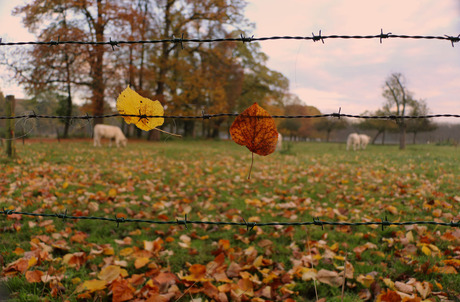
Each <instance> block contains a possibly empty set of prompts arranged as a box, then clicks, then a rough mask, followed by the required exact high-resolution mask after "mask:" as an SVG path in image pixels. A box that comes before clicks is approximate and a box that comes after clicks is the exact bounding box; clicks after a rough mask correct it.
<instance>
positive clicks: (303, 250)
mask: <svg viewBox="0 0 460 302" xmlns="http://www.w3.org/2000/svg"><path fill="white" fill-rule="evenodd" d="M77 146H78V147H77ZM179 146H182V143H175V142H173V143H172V144H171V145H169V144H154V145H153V146H152V145H151V144H146V143H145V144H141V143H139V145H138V146H136V148H135V149H131V150H126V151H123V152H121V153H116V154H115V153H114V154H112V156H113V158H110V159H106V158H105V152H104V151H101V150H97V151H96V150H95V153H93V154H92V155H91V158H94V160H93V161H91V165H87V164H84V163H80V164H75V163H74V162H72V157H71V156H69V157H68V159H67V160H66V161H64V162H60V163H53V162H50V161H47V162H43V163H40V164H39V163H34V162H33V161H30V162H29V164H27V165H21V164H18V165H13V164H11V165H5V167H4V168H3V169H2V170H1V172H0V173H1V174H2V175H1V176H2V178H1V179H3V180H8V181H3V182H2V185H1V191H0V192H1V196H0V206H4V207H5V208H9V209H15V210H23V211H30V212H34V213H49V212H53V213H64V212H65V210H67V214H68V215H75V216H89V215H94V216H106V217H115V216H117V217H124V218H139V219H156V220H173V221H174V220H176V219H182V218H183V217H184V215H185V214H187V215H188V217H194V218H196V219H200V220H209V221H216V220H219V221H235V222H241V221H242V218H241V217H244V218H245V219H246V220H247V221H248V222H262V221H286V222H296V221H308V220H311V219H312V217H321V219H324V220H334V221H375V220H376V219H379V218H382V217H385V215H387V216H388V217H389V219H390V220H400V221H406V220H435V221H446V222H449V221H451V220H457V219H459V217H458V214H456V213H458V209H459V202H458V201H459V200H460V197H458V195H456V194H455V193H453V192H455V184H456V183H458V180H459V176H458V175H459V174H458V173H457V172H458V170H455V169H456V168H455V167H454V166H449V163H448V162H447V161H446V162H443V163H438V165H439V166H441V167H442V170H439V171H436V169H434V170H431V171H430V173H431V174H432V175H431V176H430V175H428V173H424V171H427V170H420V171H415V169H416V168H415V166H416V162H415V161H413V160H412V159H408V160H406V161H402V162H401V163H394V164H393V166H392V165H391V161H386V160H385V158H384V155H382V154H380V153H378V154H374V155H373V157H371V156H370V155H369V157H368V158H367V159H366V158H364V159H363V160H364V163H365V165H362V166H361V165H357V164H356V163H353V162H351V161H349V160H348V159H349V158H347V157H345V156H344V155H340V154H339V153H337V154H335V156H331V155H328V154H324V153H323V152H322V151H321V150H318V151H316V153H314V152H315V150H312V151H311V150H310V149H312V148H314V146H312V145H309V146H308V148H309V150H310V152H313V154H311V153H307V154H305V155H300V156H281V155H279V156H273V157H270V158H267V159H266V160H265V161H264V163H263V164H260V165H258V167H257V168H256V169H255V171H254V174H255V175H256V176H257V177H254V178H253V179H252V180H251V181H250V182H247V181H244V180H243V179H244V176H245V173H246V168H245V165H244V164H243V163H241V161H240V159H239V155H238V152H237V151H236V152H235V151H234V150H237V149H232V148H231V147H230V148H229V145H228V144H226V143H222V142H215V143H212V144H211V146H212V147H213V148H222V150H225V153H224V154H222V155H217V154H218V153H213V154H212V155H211V153H208V152H207V149H206V150H203V149H202V148H200V147H198V146H190V148H191V149H192V151H194V150H196V153H197V155H195V156H184V155H185V153H183V152H178V153H177V154H176V155H175V156H173V157H171V156H168V155H167V154H168V153H167V151H168V150H169V148H171V149H174V150H175V152H177V147H179ZM34 147H35V146H34V145H30V146H28V148H29V152H30V151H31V150H33V148H34ZM83 147H85V148H86V147H87V146H81V145H78V144H77V145H76V149H83ZM52 148H54V149H55V150H59V145H55V146H52ZM210 149H211V148H210ZM19 152H21V149H20V150H19ZM106 152H107V151H106ZM124 152H125V153H124ZM184 152H185V151H184ZM30 154H31V155H32V156H33V152H32V153H30ZM187 154H190V153H187ZM78 156H81V155H78ZM362 156H363V157H364V156H365V155H362ZM379 157H380V158H379ZM152 158H155V160H151V159H152ZM24 160H27V159H24ZM109 160H110V161H111V163H112V164H111V165H108V161H109ZM382 162H383V163H384V164H383V165H382ZM457 169H458V168H457ZM273 171H280V173H277V174H276V175H274V173H273ZM440 179H441V180H440ZM189 219H191V218H189ZM0 227H1V228H0V230H1V233H2V236H1V239H0V240H1V244H0V246H2V248H1V250H0V252H1V255H2V258H3V259H4V264H3V270H2V275H3V277H5V278H7V279H8V280H13V279H18V280H22V281H20V282H23V283H24V284H39V285H41V286H43V289H44V290H43V292H42V293H39V294H38V295H43V296H46V297H48V299H54V300H61V299H62V300H64V299H69V300H75V299H77V300H78V299H80V300H85V299H90V298H91V299H93V298H95V297H96V296H97V297H101V298H102V297H108V298H109V299H111V300H112V301H128V300H134V299H138V300H139V301H142V300H143V301H162V300H163V301H169V300H176V299H179V298H181V297H183V298H182V299H184V300H185V299H186V300H189V299H190V297H193V298H196V299H198V298H199V297H202V298H205V299H206V298H207V299H214V300H215V301H237V300H240V301H248V300H251V301H262V300H274V301H280V300H288V299H293V300H300V301H302V300H312V299H314V296H315V294H314V289H313V286H314V285H313V280H316V281H317V286H318V294H319V297H320V298H327V299H329V298H332V297H334V296H336V297H337V296H340V286H341V284H342V283H343V275H344V270H345V269H344V268H345V265H346V267H347V279H346V287H345V292H346V293H353V294H355V295H357V296H359V297H360V298H361V299H362V300H373V299H376V300H379V301H419V299H420V300H426V299H441V300H443V301H446V300H454V299H455V297H457V296H458V295H459V291H460V290H459V288H458V283H456V282H457V281H458V271H459V269H460V260H459V253H460V249H459V248H458V247H459V240H460V233H459V230H458V229H456V228H448V227H431V226H420V225H414V226H406V227H394V226H392V227H386V228H385V230H384V231H383V232H382V231H379V229H372V228H370V227H349V226H344V227H325V229H324V230H321V228H319V227H312V228H307V227H292V226H289V227H257V225H256V227H254V229H253V230H252V231H250V232H248V231H247V230H246V228H242V227H225V226H222V227H214V226H209V225H205V226H196V225H194V226H192V227H189V230H186V229H185V228H184V227H183V226H181V227H179V226H158V225H148V224H134V223H133V224H128V223H125V224H120V226H119V227H118V228H117V227H116V225H115V226H114V225H113V224H112V223H107V222H99V221H96V222H91V221H73V220H65V221H62V220H57V219H50V218H29V217H25V216H21V215H17V214H13V215H8V216H6V219H4V220H3V221H2V222H1V225H0ZM307 229H308V232H309V236H308V237H307V236H306V235H305V234H306V231H307ZM17 238H23V240H21V241H19V240H18V239H17ZM307 238H309V239H307ZM307 240H308V242H307ZM307 245H308V246H309V248H307ZM346 253H348V255H349V257H348V258H347V263H346V264H345V263H344V262H345V257H344V256H345V254H346ZM7 282H8V281H7ZM184 293H185V294H186V296H187V298H185V296H184ZM12 294H13V295H14V292H13V293H12Z"/></svg>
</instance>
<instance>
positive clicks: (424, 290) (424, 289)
mask: <svg viewBox="0 0 460 302" xmlns="http://www.w3.org/2000/svg"><path fill="white" fill-rule="evenodd" d="M431 287H432V285H431V284H430V283H429V282H426V281H423V282H417V283H415V289H416V290H417V291H418V292H419V294H420V296H421V297H422V299H426V298H427V297H428V296H429V295H430V294H431Z"/></svg>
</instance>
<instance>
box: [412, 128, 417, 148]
mask: <svg viewBox="0 0 460 302" xmlns="http://www.w3.org/2000/svg"><path fill="white" fill-rule="evenodd" d="M416 136H417V132H416V131H414V137H413V139H412V143H413V144H414V145H415V142H416V139H415V138H416Z"/></svg>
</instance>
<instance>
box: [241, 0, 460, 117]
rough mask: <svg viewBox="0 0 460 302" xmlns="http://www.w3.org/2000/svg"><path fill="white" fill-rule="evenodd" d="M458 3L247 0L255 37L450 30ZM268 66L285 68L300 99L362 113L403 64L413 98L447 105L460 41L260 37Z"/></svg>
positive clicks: (455, 25) (455, 90) (456, 88)
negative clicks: (453, 43)
mask: <svg viewBox="0 0 460 302" xmlns="http://www.w3.org/2000/svg"><path fill="white" fill-rule="evenodd" d="M459 14H460V6H459V5H458V3H457V2H456V1H455V0H451V1H431V0H406V1H399V0H386V1H380V0H379V1H368V0H347V1H333V0H325V1H303V0H284V1H283V2H282V4H280V2H279V1H278V0H252V1H250V4H249V6H248V13H247V16H248V18H249V19H250V20H251V21H253V22H255V23H256V25H257V27H256V30H255V32H254V34H255V36H256V37H261V36H272V35H302V36H311V34H312V32H314V33H315V35H317V34H318V31H319V30H320V29H321V30H322V34H323V35H332V34H344V35H376V34H379V33H380V29H381V28H382V29H383V31H384V33H388V32H392V33H393V34H408V35H441V36H443V35H445V34H447V35H452V36H456V35H457V34H458V30H459V28H460V18H459ZM261 45H262V51H264V52H265V53H267V54H268V56H269V58H270V59H269V62H268V64H269V67H270V68H273V69H275V70H278V71H280V72H282V73H283V74H284V75H286V76H287V77H288V78H289V80H290V83H291V89H292V91H293V92H294V93H296V94H297V95H298V96H299V97H300V98H301V99H302V100H304V101H305V102H306V103H308V104H312V105H314V106H316V107H318V109H320V110H321V111H323V112H328V111H331V110H332V111H337V108H338V107H342V110H345V111H346V112H347V113H351V114H359V113H362V112H363V111H365V110H375V109H377V108H379V107H381V105H382V103H383V102H384V99H383V97H382V96H381V94H382V86H383V83H384V81H385V79H386V77H388V76H389V75H390V74H391V73H393V72H401V73H403V74H404V75H405V76H406V78H407V83H408V88H409V89H410V90H411V91H412V92H413V93H414V96H415V97H416V98H422V99H426V100H427V103H428V105H429V106H430V107H431V106H432V108H431V109H432V111H434V112H437V113H442V112H444V113H445V112H448V113H452V112H453V111H455V110H456V108H457V107H458V103H457V104H456V105H455V103H452V101H449V100H455V99H456V96H458V95H460V85H458V83H460V71H458V70H459V69H458V64H457V63H458V62H459V60H460V53H459V52H458V47H460V43H458V44H457V45H456V47H455V48H452V47H451V45H450V42H449V41H440V40H414V39H385V40H383V43H382V44H380V43H379V40H378V39H375V40H339V39H337V40H336V39H328V40H325V43H324V44H322V43H321V42H316V43H314V42H312V41H282V40H281V41H269V42H268V41H267V42H261Z"/></svg>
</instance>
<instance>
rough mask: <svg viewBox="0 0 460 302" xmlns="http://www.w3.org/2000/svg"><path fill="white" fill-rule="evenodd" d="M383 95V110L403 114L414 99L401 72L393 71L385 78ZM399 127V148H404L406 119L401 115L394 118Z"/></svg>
mask: <svg viewBox="0 0 460 302" xmlns="http://www.w3.org/2000/svg"><path fill="white" fill-rule="evenodd" d="M383 97H384V98H385V99H386V103H385V104H384V111H387V112H391V113H394V114H395V115H397V116H404V115H405V114H406V111H407V110H408V108H409V107H411V106H413V105H414V103H415V102H416V101H414V99H413V97H412V93H411V92H409V91H408V90H407V88H406V86H405V78H404V76H403V75H402V74H401V73H393V74H391V75H390V76H389V77H388V78H387V79H386V80H385V85H384V88H383ZM396 123H397V125H398V128H399V149H401V150H403V149H405V148H406V129H407V123H406V120H405V119H404V118H403V117H401V118H398V119H396Z"/></svg>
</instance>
